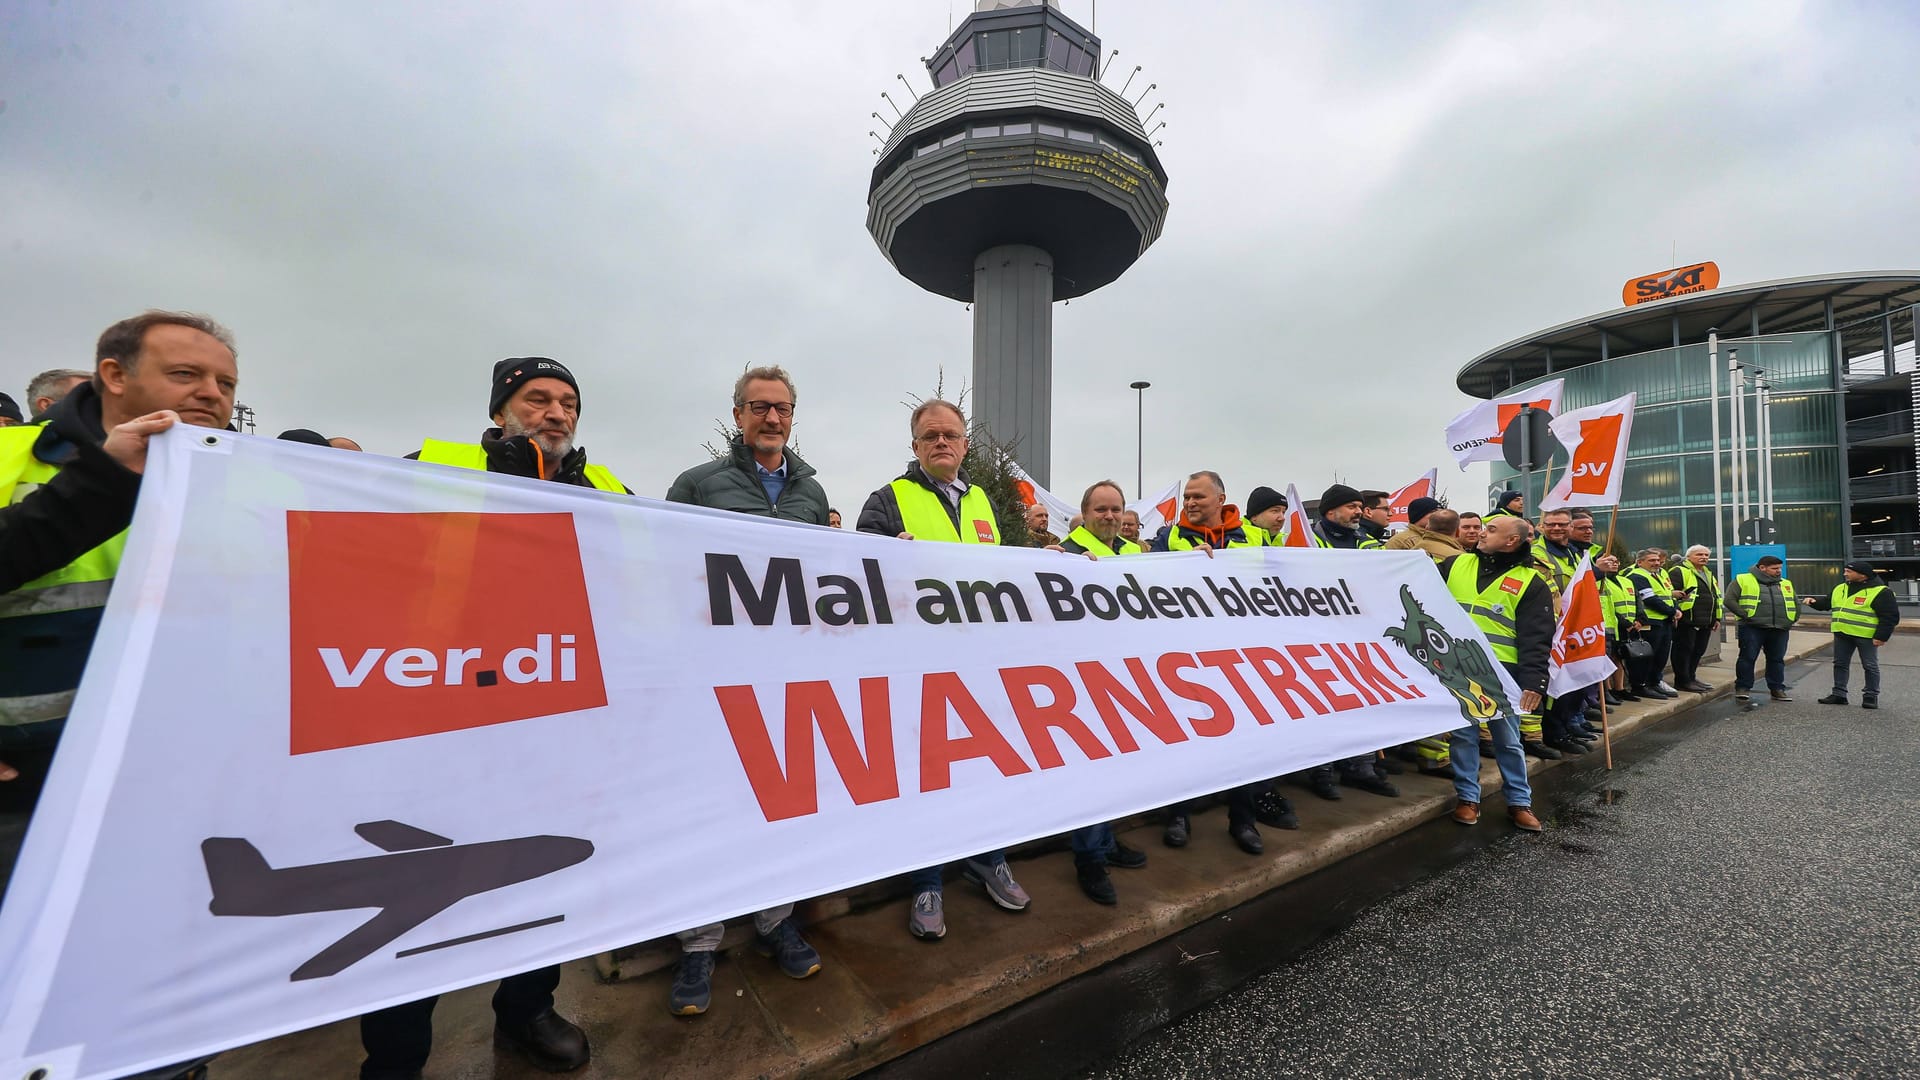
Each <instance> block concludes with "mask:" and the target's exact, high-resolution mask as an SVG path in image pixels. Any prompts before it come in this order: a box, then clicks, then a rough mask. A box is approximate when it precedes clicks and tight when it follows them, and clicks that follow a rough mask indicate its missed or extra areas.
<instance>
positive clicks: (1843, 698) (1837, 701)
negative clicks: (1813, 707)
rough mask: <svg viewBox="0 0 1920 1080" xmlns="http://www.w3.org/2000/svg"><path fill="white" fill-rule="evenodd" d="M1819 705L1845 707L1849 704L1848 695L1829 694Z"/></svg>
mask: <svg viewBox="0 0 1920 1080" xmlns="http://www.w3.org/2000/svg"><path fill="white" fill-rule="evenodd" d="M1818 703H1819V704H1821V705H1845V704H1846V703H1847V695H1845V694H1839V693H1834V694H1828V695H1827V696H1826V697H1823V698H1821V699H1820V701H1819V702H1818Z"/></svg>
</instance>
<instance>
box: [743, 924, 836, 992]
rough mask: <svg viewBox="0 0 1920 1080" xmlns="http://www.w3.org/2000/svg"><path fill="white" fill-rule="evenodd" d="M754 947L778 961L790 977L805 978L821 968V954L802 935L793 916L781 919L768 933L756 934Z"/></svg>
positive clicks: (760, 952) (782, 969) (770, 958)
mask: <svg viewBox="0 0 1920 1080" xmlns="http://www.w3.org/2000/svg"><path fill="white" fill-rule="evenodd" d="M753 949H754V951H755V952H757V953H759V954H760V955H761V956H764V957H766V958H767V959H769V960H773V961H775V962H776V963H778V964H779V965H780V970H781V971H784V972H786V973H787V977H788V978H792V979H804V978H806V977H807V976H809V975H811V974H813V973H814V972H816V971H819V970H820V954H819V953H818V952H817V951H815V950H814V947H813V946H811V945H809V944H807V942H806V939H805V938H803V937H801V936H800V930H799V928H798V927H796V926H794V925H793V920H792V919H791V918H786V919H781V920H780V921H779V922H777V923H775V924H774V927H773V929H772V931H770V932H768V933H765V934H755V935H754V940H753Z"/></svg>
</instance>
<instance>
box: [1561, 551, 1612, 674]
mask: <svg viewBox="0 0 1920 1080" xmlns="http://www.w3.org/2000/svg"><path fill="white" fill-rule="evenodd" d="M1600 604H1601V600H1600V583H1599V582H1598V581H1596V580H1595V579H1594V576H1593V553H1592V552H1588V553H1587V554H1585V555H1582V556H1580V568H1579V569H1578V570H1575V571H1574V574H1573V580H1572V581H1569V582H1567V591H1566V592H1565V593H1564V594H1563V598H1562V603H1561V605H1560V623H1559V625H1557V626H1555V627H1554V628H1553V657H1552V659H1551V660H1550V661H1549V662H1548V665H1547V693H1548V694H1549V695H1551V696H1553V697H1559V696H1560V695H1562V694H1570V693H1573V692H1574V691H1575V690H1580V689H1583V688H1585V687H1589V686H1592V685H1593V684H1594V683H1597V682H1600V681H1602V680H1604V679H1606V678H1608V677H1609V676H1611V675H1612V674H1613V673H1614V671H1615V670H1616V668H1615V665H1614V662H1613V658H1612V657H1610V656H1608V655H1607V618H1606V611H1605V609H1603V608H1602V607H1601V606H1600Z"/></svg>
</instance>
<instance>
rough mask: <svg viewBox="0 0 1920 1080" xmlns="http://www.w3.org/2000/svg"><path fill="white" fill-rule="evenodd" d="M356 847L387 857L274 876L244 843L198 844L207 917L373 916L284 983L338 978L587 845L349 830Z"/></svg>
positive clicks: (383, 826)
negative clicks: (358, 842) (464, 904)
mask: <svg viewBox="0 0 1920 1080" xmlns="http://www.w3.org/2000/svg"><path fill="white" fill-rule="evenodd" d="M353 831H354V832H356V833H358V834H359V835H360V837H361V839H363V840H366V841H367V842H368V843H370V844H373V845H374V846H375V847H378V848H380V849H382V850H384V851H386V852H388V854H386V855H370V856H368V857H366V858H363V859H343V860H341V861H339V862H329V863H313V864H311V865H308V866H288V867H282V868H280V869H277V870H276V869H274V868H273V867H272V866H269V865H268V864H267V860H266V858H265V857H264V856H262V855H261V854H260V849H259V848H256V847H254V846H253V844H252V843H251V842H250V841H247V840H243V839H239V838H235V837H226V836H214V837H209V838H207V839H205V840H202V841H201V842H200V854H201V856H202V857H203V858H205V859H206V863H207V881H208V883H209V884H211V885H212V886H213V902H212V903H210V904H208V905H207V909H208V910H209V911H211V912H213V913H214V914H215V915H247V916H274V915H305V914H309V913H312V912H317V911H350V910H353V909H356V908H379V909H380V911H379V913H378V914H376V915H375V916H374V917H373V918H371V919H368V920H367V921H366V922H364V923H362V924H360V926H358V927H356V928H355V929H353V930H352V931H349V932H348V933H347V935H346V936H345V937H342V938H341V939H340V940H338V941H336V942H334V943H333V944H331V945H329V946H327V947H326V948H324V949H322V950H320V951H319V952H318V953H316V954H314V956H313V958H312V959H310V960H308V961H307V962H306V963H304V964H301V965H300V966H299V967H297V968H295V969H294V971H293V974H292V976H291V979H292V981H294V982H299V981H300V980H303V979H320V978H325V977H327V976H329V975H338V974H339V973H340V972H342V971H345V970H346V969H347V968H349V967H351V966H353V965H354V964H357V963H359V962H360V961H361V960H364V959H366V958H367V957H368V956H371V955H372V954H373V953H374V952H375V951H376V950H378V949H380V948H381V947H383V946H385V945H387V944H388V943H390V942H392V941H393V940H394V939H396V938H398V937H399V936H400V935H402V934H404V933H406V932H407V931H409V930H412V929H413V928H414V927H416V926H419V925H420V924H421V923H423V922H426V921H427V920H428V919H431V918H433V917H434V916H435V915H438V914H440V913H441V912H442V911H445V910H447V909H448V908H450V907H452V906H453V905H455V904H457V903H459V902H460V901H462V900H465V899H466V898H467V897H469V896H476V895H478V894H480V893H483V892H490V891H492V890H494V889H500V888H504V887H506V886H508V885H517V884H519V883H520V882H523V881H531V880H533V879H534V878H537V877H544V876H546V875H547V874H551V873H553V872H554V871H556V870H564V869H566V868H567V867H569V866H573V865H574V864H576V863H580V862H584V861H585V860H586V859H588V858H590V857H591V856H592V855H593V844H592V843H591V842H589V841H586V840H582V839H579V838H578V837H573V836H519V837H514V838H513V839H510V840H489V841H486V842H483V843H477V844H458V845H456V844H454V842H453V841H452V840H449V839H447V838H446V837H444V836H439V835H436V834H434V833H430V832H428V831H426V830H425V829H417V828H415V827H413V826H411V825H405V824H402V823H400V822H398V821H369V822H364V823H362V824H359V825H355V826H354V827H353ZM564 918H565V916H564V915H555V916H552V917H550V918H546V919H540V920H537V921H534V922H530V923H522V924H520V925H518V926H509V927H502V928H501V929H498V930H490V931H486V932H484V933H480V934H473V935H469V936H467V937H461V938H455V939H452V940H449V941H443V942H437V943H435V944H432V945H427V946H423V947H421V948H418V949H409V950H406V951H405V952H402V953H400V954H399V955H401V956H411V955H413V954H414V953H419V952H426V951H429V950H431V949H437V948H444V947H448V946H453V945H464V944H467V943H468V942H472V941H479V940H482V939H485V938H489V937H497V936H499V935H501V934H510V933H515V932H517V931H520V930H529V929H532V928H533V927H536V926H546V925H548V924H551V923H556V922H559V921H561V920H562V919H564Z"/></svg>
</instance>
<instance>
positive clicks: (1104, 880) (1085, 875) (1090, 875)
mask: <svg viewBox="0 0 1920 1080" xmlns="http://www.w3.org/2000/svg"><path fill="white" fill-rule="evenodd" d="M1073 874H1074V877H1076V878H1078V879H1079V881H1080V891H1081V892H1083V893H1086V894H1087V899H1089V900H1091V901H1093V902H1094V903H1096V904H1108V905H1112V904H1117V903H1119V902H1120V894H1119V893H1117V892H1115V891H1114V890H1113V879H1112V878H1110V877H1108V876H1107V868H1106V866H1105V865H1104V864H1101V863H1097V862H1093V861H1091V860H1087V861H1082V860H1080V859H1075V860H1074V861H1073Z"/></svg>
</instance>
